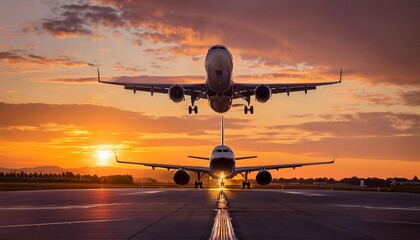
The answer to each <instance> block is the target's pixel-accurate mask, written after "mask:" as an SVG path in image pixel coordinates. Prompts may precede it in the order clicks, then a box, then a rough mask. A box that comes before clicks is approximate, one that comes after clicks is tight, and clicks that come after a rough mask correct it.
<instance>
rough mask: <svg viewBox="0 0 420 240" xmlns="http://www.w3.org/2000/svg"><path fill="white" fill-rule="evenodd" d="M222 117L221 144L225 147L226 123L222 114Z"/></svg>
mask: <svg viewBox="0 0 420 240" xmlns="http://www.w3.org/2000/svg"><path fill="white" fill-rule="evenodd" d="M220 116H222V118H221V120H222V126H221V132H220V142H221V144H222V145H225V121H224V119H223V114H221V115H220Z"/></svg>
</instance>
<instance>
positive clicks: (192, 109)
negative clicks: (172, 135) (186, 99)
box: [188, 93, 199, 114]
mask: <svg viewBox="0 0 420 240" xmlns="http://www.w3.org/2000/svg"><path fill="white" fill-rule="evenodd" d="M198 99H199V98H198V97H196V96H195V93H192V94H191V106H189V107H188V113H189V114H191V113H192V112H194V113H195V114H197V113H198V107H197V106H194V103H195V101H197V100H198Z"/></svg>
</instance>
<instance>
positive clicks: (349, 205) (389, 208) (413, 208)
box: [336, 204, 420, 211]
mask: <svg viewBox="0 0 420 240" xmlns="http://www.w3.org/2000/svg"><path fill="white" fill-rule="evenodd" d="M336 206H337V207H350V208H365V209H377V210H403V211H420V208H418V207H375V206H369V205H351V204H338V205H336Z"/></svg>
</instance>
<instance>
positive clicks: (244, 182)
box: [241, 172, 251, 189]
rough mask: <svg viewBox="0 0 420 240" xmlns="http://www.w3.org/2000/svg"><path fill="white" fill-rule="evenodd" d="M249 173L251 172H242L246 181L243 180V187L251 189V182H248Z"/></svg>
mask: <svg viewBox="0 0 420 240" xmlns="http://www.w3.org/2000/svg"><path fill="white" fill-rule="evenodd" d="M248 173H249V172H245V174H242V173H241V175H242V177H244V181H243V182H242V189H245V188H248V189H250V188H251V183H250V182H248Z"/></svg>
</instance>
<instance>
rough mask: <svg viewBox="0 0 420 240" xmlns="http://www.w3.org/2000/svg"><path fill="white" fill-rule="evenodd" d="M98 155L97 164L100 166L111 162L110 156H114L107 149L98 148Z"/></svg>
mask: <svg viewBox="0 0 420 240" xmlns="http://www.w3.org/2000/svg"><path fill="white" fill-rule="evenodd" d="M96 156H97V161H96V164H97V165H100V166H105V165H108V164H109V157H110V156H112V152H111V151H110V150H107V149H98V150H97V151H96Z"/></svg>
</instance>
